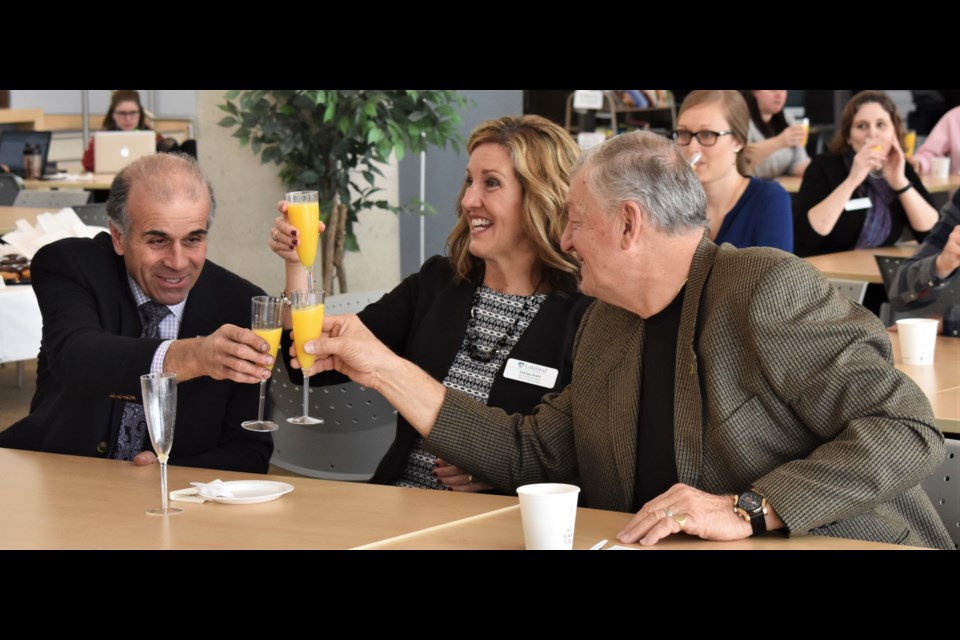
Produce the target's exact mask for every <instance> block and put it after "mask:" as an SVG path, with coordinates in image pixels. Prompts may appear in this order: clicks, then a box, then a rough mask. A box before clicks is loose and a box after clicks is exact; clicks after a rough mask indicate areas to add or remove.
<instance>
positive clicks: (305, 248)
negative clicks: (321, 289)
mask: <svg viewBox="0 0 960 640" xmlns="http://www.w3.org/2000/svg"><path fill="white" fill-rule="evenodd" d="M284 198H285V200H286V201H287V218H288V219H289V220H290V224H292V225H293V226H295V227H296V228H297V239H298V240H299V242H298V243H297V257H299V258H300V264H302V265H303V268H304V269H306V271H307V289H312V288H313V286H314V283H313V263H314V262H316V260H317V241H318V239H319V236H320V201H319V198H318V195H317V192H316V191H292V192H290V193H287V194H286V195H285V196H284Z"/></svg>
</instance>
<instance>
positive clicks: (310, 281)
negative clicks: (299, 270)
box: [303, 267, 314, 289]
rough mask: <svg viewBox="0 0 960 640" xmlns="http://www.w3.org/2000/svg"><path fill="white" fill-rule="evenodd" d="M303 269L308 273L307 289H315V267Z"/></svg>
mask: <svg viewBox="0 0 960 640" xmlns="http://www.w3.org/2000/svg"><path fill="white" fill-rule="evenodd" d="M303 269H304V271H306V272H307V289H313V288H314V283H313V267H304V268H303Z"/></svg>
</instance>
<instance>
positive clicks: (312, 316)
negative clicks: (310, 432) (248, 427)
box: [287, 288, 323, 424]
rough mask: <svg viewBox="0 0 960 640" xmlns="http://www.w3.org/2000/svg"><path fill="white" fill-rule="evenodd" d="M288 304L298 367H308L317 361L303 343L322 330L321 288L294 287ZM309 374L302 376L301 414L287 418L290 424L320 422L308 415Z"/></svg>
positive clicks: (313, 337)
mask: <svg viewBox="0 0 960 640" xmlns="http://www.w3.org/2000/svg"><path fill="white" fill-rule="evenodd" d="M290 304H291V305H292V307H293V343H294V346H295V347H296V349H297V360H299V361H300V367H301V368H303V369H309V368H310V367H312V366H313V363H314V362H316V361H317V357H316V356H315V355H312V354H309V353H306V352H305V351H304V350H303V347H304V345H305V344H306V343H307V342H309V341H310V340H316V339H317V338H319V337H320V333H321V332H322V331H323V290H322V289H316V288H313V289H294V290H293V291H291V292H290ZM309 392H310V376H307V375H304V376H303V415H302V416H300V417H299V418H287V422H290V423H292V424H322V423H323V419H322V418H311V417H310V415H309V408H310V407H309V404H310V400H309Z"/></svg>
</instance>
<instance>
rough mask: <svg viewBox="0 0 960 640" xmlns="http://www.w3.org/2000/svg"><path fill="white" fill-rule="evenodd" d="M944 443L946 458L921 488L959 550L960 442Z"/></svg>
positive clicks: (950, 441) (955, 547) (947, 441)
mask: <svg viewBox="0 0 960 640" xmlns="http://www.w3.org/2000/svg"><path fill="white" fill-rule="evenodd" d="M945 443H946V445H947V455H946V457H945V458H944V460H943V462H941V463H940V466H938V467H937V468H936V469H934V471H933V473H931V474H930V475H929V476H928V477H927V479H926V480H924V481H923V483H922V486H923V490H924V491H926V492H927V495H928V496H930V502H932V503H933V506H934V508H935V509H936V510H937V513H939V514H940V519H941V520H943V524H944V525H946V527H947V532H949V534H950V539H951V540H953V547H954V549H960V489H958V488H957V485H958V484H960V440H954V439H952V438H947V439H946V440H945Z"/></svg>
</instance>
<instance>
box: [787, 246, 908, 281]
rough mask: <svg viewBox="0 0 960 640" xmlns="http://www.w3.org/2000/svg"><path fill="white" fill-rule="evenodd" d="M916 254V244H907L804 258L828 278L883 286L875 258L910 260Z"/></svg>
mask: <svg viewBox="0 0 960 640" xmlns="http://www.w3.org/2000/svg"><path fill="white" fill-rule="evenodd" d="M916 252H917V243H916V242H905V243H903V244H898V245H894V246H892V247H874V248H873V249H856V250H854V251H840V252H839V253H825V254H823V255H821V256H810V257H809V258H804V260H806V261H807V262H809V263H810V264H812V265H813V266H815V267H816V268H817V269H819V270H820V272H821V273H822V274H823V275H825V276H826V277H828V278H836V279H838V280H856V281H858V282H872V283H875V284H882V283H883V278H882V277H881V276H880V269H879V268H878V267H877V260H876V258H874V256H895V257H899V258H909V257H910V256H912V255H913V254H914V253H916Z"/></svg>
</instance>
